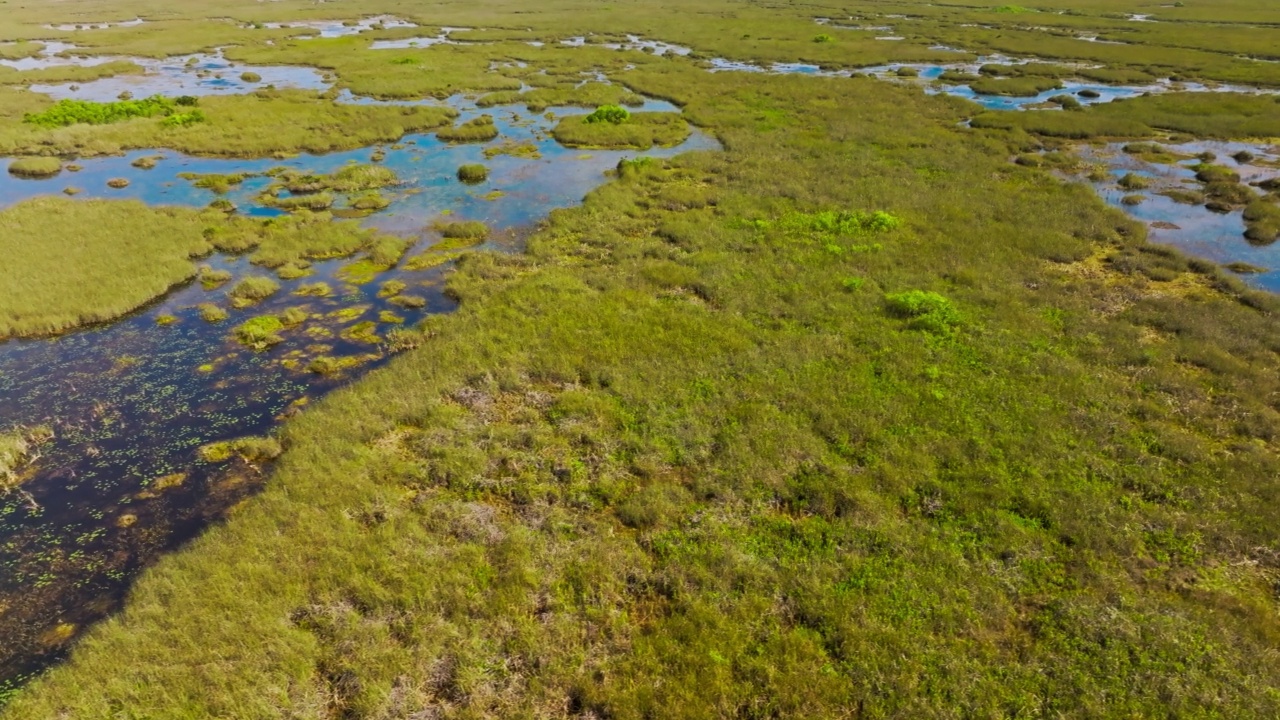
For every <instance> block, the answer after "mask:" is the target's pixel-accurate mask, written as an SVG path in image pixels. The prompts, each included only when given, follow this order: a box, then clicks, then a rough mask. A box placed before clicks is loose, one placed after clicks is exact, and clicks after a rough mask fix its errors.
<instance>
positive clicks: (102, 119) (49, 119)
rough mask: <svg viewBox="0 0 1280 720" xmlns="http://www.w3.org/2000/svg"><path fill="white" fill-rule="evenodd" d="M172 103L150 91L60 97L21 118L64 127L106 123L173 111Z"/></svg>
mask: <svg viewBox="0 0 1280 720" xmlns="http://www.w3.org/2000/svg"><path fill="white" fill-rule="evenodd" d="M176 104H177V103H175V102H174V101H173V100H170V99H169V98H166V97H161V96H159V95H153V96H151V97H149V98H146V99H144V100H121V101H118V102H106V103H102V102H93V101H90V100H59V101H58V102H56V103H54V104H53V107H50V108H49V109H47V110H45V111H43V112H38V113H28V114H27V115H26V116H24V117H23V122H26V123H30V124H32V125H38V126H40V127H45V128H57V127H66V126H68V125H75V124H78V123H85V124H89V125H106V124H109V123H116V122H122V121H125V120H130V119H133V118H138V117H155V116H156V115H168V114H170V113H172V112H173V109H174V106H175V105H176Z"/></svg>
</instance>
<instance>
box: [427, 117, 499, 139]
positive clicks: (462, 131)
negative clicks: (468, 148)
mask: <svg viewBox="0 0 1280 720" xmlns="http://www.w3.org/2000/svg"><path fill="white" fill-rule="evenodd" d="M436 137H437V138H439V139H440V140H441V141H442V142H453V143H471V142H488V141H490V140H493V139H494V138H496V137H498V126H497V125H494V124H493V117H492V116H490V115H481V116H480V117H477V118H473V119H471V120H468V121H467V122H464V123H462V124H461V125H458V126H455V127H450V128H444V129H443V130H439V131H437V132H436Z"/></svg>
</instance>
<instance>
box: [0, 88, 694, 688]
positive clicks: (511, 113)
mask: <svg viewBox="0 0 1280 720" xmlns="http://www.w3.org/2000/svg"><path fill="white" fill-rule="evenodd" d="M455 107H458V108H459V110H461V111H462V113H463V115H462V118H460V121H461V120H465V119H467V118H468V117H470V116H473V115H475V114H478V113H479V111H478V110H477V109H476V108H475V107H474V106H472V105H469V104H467V103H463V102H460V103H455ZM648 109H672V108H671V107H670V106H669V105H666V104H664V103H658V102H654V103H651V104H650V105H649V106H648ZM551 111H552V112H553V113H555V114H567V113H579V112H583V111H582V110H581V109H573V108H553V109H552V110H551ZM487 112H488V113H490V114H492V115H493V116H494V117H495V119H496V123H497V125H498V128H499V130H500V131H501V137H500V138H499V140H497V141H494V142H493V143H487V144H475V145H457V146H450V145H446V144H443V143H441V142H439V141H438V140H436V139H435V138H434V137H433V136H431V135H417V136H410V137H407V138H405V139H404V142H402V143H398V144H397V145H396V146H389V147H386V148H382V150H383V152H385V159H384V160H383V164H384V165H386V166H387V167H390V168H392V169H394V170H395V171H396V172H397V174H398V175H399V177H400V178H401V180H402V181H403V184H402V185H400V186H398V187H395V188H391V189H388V190H386V191H384V195H385V196H386V197H387V198H388V199H390V200H391V201H392V204H391V205H390V207H388V208H387V209H386V210H385V211H383V212H380V213H377V214H375V215H373V216H370V217H369V218H367V219H365V220H364V221H363V222H364V223H366V224H367V225H369V226H371V227H376V228H379V229H383V230H386V231H388V232H395V233H397V234H401V235H404V236H406V237H409V238H412V239H414V240H415V241H416V244H415V246H414V247H413V248H411V249H410V251H409V253H408V254H407V257H412V256H414V255H416V254H418V253H419V252H422V251H423V250H424V249H426V248H428V247H429V246H430V245H431V244H432V243H434V242H436V241H437V240H438V236H437V235H436V234H435V233H434V232H433V231H431V230H430V229H428V227H427V226H428V225H429V224H430V223H432V222H433V221H434V220H437V219H442V218H445V217H448V218H449V219H466V220H473V219H474V220H483V221H485V222H487V223H488V224H489V225H490V226H491V227H494V228H497V229H498V230H499V232H497V233H496V236H495V238H496V239H495V240H494V241H493V243H491V245H493V246H502V247H512V246H513V244H514V243H515V242H516V241H517V240H518V237H519V236H520V235H521V234H522V233H523V232H526V231H527V230H528V229H529V228H531V227H532V226H534V225H535V224H536V223H537V222H538V220H539V219H541V218H543V217H545V216H546V214H547V213H548V212H549V211H550V210H552V209H553V208H557V207H566V206H570V205H573V204H575V203H577V202H579V201H580V199H581V198H582V197H583V195H585V194H586V193H587V192H589V191H590V190H591V189H592V188H594V187H596V186H598V185H599V184H600V183H602V182H604V181H605V180H606V179H607V176H606V174H605V172H606V171H607V170H609V169H611V168H613V167H614V166H615V165H616V164H617V162H618V161H619V160H620V159H621V158H623V157H628V156H631V157H633V156H635V155H638V154H645V155H651V156H659V157H661V156H670V155H673V154H677V153H680V152H684V151H687V150H695V149H715V148H717V147H718V145H717V144H716V143H715V141H714V140H712V139H711V138H709V137H707V136H705V135H702V134H695V135H694V136H693V137H691V138H690V140H689V141H688V142H686V143H685V144H684V145H682V146H681V147H679V148H672V149H655V150H653V151H651V152H647V153H636V152H633V151H632V152H624V151H590V152H584V151H578V150H569V149H566V148H563V147H561V146H559V145H558V144H557V143H555V141H554V140H552V139H551V138H550V134H549V132H550V128H551V127H552V126H553V123H554V122H555V121H554V120H553V119H548V118H547V117H545V116H544V115H541V114H540V115H537V116H532V115H530V114H529V113H527V112H525V111H524V110H523V108H491V109H489V110H488V111H487ZM504 142H514V143H525V144H527V145H529V146H531V147H532V148H535V149H536V150H537V153H538V155H539V157H530V156H521V157H515V156H512V155H506V154H502V155H496V156H494V157H491V158H486V157H485V155H484V150H485V149H486V148H492V147H496V146H499V145H501V144H502V143H504ZM373 151H374V148H365V149H363V150H357V151H352V152H345V153H335V154H331V155H323V156H301V157H297V158H293V159H290V160H285V161H278V160H260V161H252V160H251V161H245V160H217V159H208V158H193V157H187V156H183V155H181V154H179V153H174V152H171V151H141V152H134V153H130V154H129V155H127V156H124V157H114V158H98V159H86V160H82V161H80V162H79V164H80V165H81V166H83V169H82V170H81V171H80V172H78V173H70V172H64V173H62V175H60V176H59V177H56V178H53V179H49V180H23V179H19V178H15V177H12V176H9V175H8V174H7V173H6V174H3V176H0V203H3V204H4V205H8V204H12V203H14V202H17V201H19V200H21V199H23V198H27V197H32V196H36V195H42V194H52V193H58V192H61V191H62V189H63V188H64V187H66V186H68V185H74V186H76V187H78V188H82V189H83V192H82V194H81V197H109V198H124V197H129V198H137V199H140V200H143V201H145V202H147V203H149V204H154V205H161V204H169V205H188V206H203V205H206V204H208V203H209V202H210V201H212V200H214V199H216V198H218V197H219V196H218V195H216V194H214V193H213V192H212V191H209V190H203V189H199V188H196V187H194V185H193V184H192V182H190V181H189V180H185V179H183V178H181V177H180V173H185V172H194V173H225V174H230V173H240V172H249V173H260V172H265V171H267V170H269V169H271V168H275V167H279V166H286V167H290V168H294V169H299V170H305V171H307V172H311V173H317V174H320V173H328V172H332V171H334V170H336V169H339V168H341V167H342V166H344V165H346V164H348V163H351V162H368V161H369V159H370V156H371V154H372V152H373ZM157 155H160V156H164V159H162V160H160V161H159V163H158V164H157V166H156V167H155V168H153V169H151V170H143V169H139V168H134V167H133V166H132V165H131V162H132V161H133V160H134V159H136V158H138V157H141V156H157ZM472 162H482V163H484V164H486V165H487V166H489V168H490V170H491V175H490V178H489V180H488V181H487V182H485V183H483V184H480V185H475V186H467V185H462V184H461V183H459V182H458V181H457V179H456V177H455V175H456V171H457V168H458V166H459V165H462V164H464V163H472ZM112 177H124V178H128V179H129V180H130V181H131V182H130V185H129V186H128V187H127V188H124V189H120V190H113V189H111V188H109V187H107V185H106V180H107V179H109V178H112ZM269 182H270V179H269V178H250V179H248V180H246V181H245V182H244V183H243V184H242V185H241V186H239V187H236V188H234V189H233V190H232V191H231V192H229V193H228V194H227V195H226V196H225V197H226V198H227V199H229V200H231V201H232V202H233V203H235V204H236V205H237V206H238V207H239V210H240V212H242V213H246V214H254V215H257V214H273V213H275V212H277V211H274V210H272V209H270V208H266V207H263V206H262V205H261V204H260V203H259V202H258V201H257V196H258V194H259V193H260V192H261V190H263V189H264V188H265V186H266V185H267V184H268V183H269ZM206 262H208V263H209V264H210V265H212V266H214V267H216V268H225V269H227V270H230V271H231V272H232V273H233V275H234V277H235V279H239V278H241V277H245V276H250V275H268V274H269V273H268V272H267V271H265V270H263V269H261V268H255V267H253V266H251V265H249V264H248V262H247V260H246V259H245V258H243V257H224V256H215V257H213V258H211V259H209V260H207V261H206ZM360 269H361V267H360V264H359V262H358V258H349V259H340V260H332V261H327V262H319V263H315V264H314V265H313V266H312V268H311V275H310V276H308V277H304V278H300V279H296V280H289V281H281V285H282V289H281V291H280V292H278V293H276V294H275V295H274V296H272V297H271V298H269V299H267V300H266V301H264V302H262V303H261V304H260V305H258V306H254V307H250V308H245V309H240V310H235V309H232V310H230V313H231V316H230V317H229V318H228V319H227V320H225V321H223V322H220V323H216V324H211V323H208V322H205V321H204V320H203V319H201V317H200V314H199V310H198V309H197V307H196V306H197V305H198V304H200V303H204V302H213V303H216V304H217V305H219V306H220V307H223V308H228V307H229V303H228V302H227V299H226V296H225V295H226V288H227V287H229V286H230V285H231V284H233V283H234V282H235V280H233V281H232V283H229V284H228V285H226V286H223V287H221V288H215V289H205V288H204V287H202V286H201V285H199V284H198V283H193V284H191V285H189V286H187V287H184V288H182V289H179V290H178V291H176V292H174V293H172V294H170V295H169V296H167V297H165V298H163V299H162V300H160V301H158V302H156V303H154V304H153V305H151V306H150V307H147V308H145V309H143V310H141V311H140V312H137V313H135V314H133V315H131V316H129V317H127V318H124V319H122V320H120V321H118V322H115V323H111V324H107V325H104V326H100V327H95V328H91V329H88V330H84V331H81V332H76V333H71V334H68V335H65V336H62V337H59V338H54V339H39V340H24V341H10V342H6V343H0V418H3V424H4V425H5V426H9V425H12V424H20V425H36V424H45V425H49V426H50V427H52V428H53V430H54V433H55V439H54V440H53V441H51V442H50V443H48V444H46V445H44V446H42V447H41V453H42V457H41V458H40V459H39V461H38V462H37V464H36V466H35V467H36V470H37V472H36V474H35V476H34V477H33V478H32V479H31V480H30V481H29V482H27V483H25V484H24V485H23V488H22V489H23V490H24V493H23V494H21V495H18V494H14V495H10V496H8V497H6V498H3V499H0V701H2V700H3V697H4V695H5V693H6V688H13V687H16V686H18V685H20V684H21V683H22V682H23V681H24V680H25V679H26V678H27V677H29V676H30V675H31V674H33V673H35V672H38V671H39V670H40V669H41V668H43V667H44V666H46V665H47V664H48V663H50V662H52V661H54V660H56V659H57V658H59V657H60V656H61V654H62V653H63V652H65V649H66V647H67V643H68V641H69V640H70V639H71V638H74V636H75V634H76V633H77V632H78V631H79V630H80V629H82V628H84V627H85V626H86V625H87V624H89V623H91V622H93V621H94V620H96V619H98V618H100V617H102V616H103V615H104V614H105V613H107V612H110V611H111V610H112V609H113V608H114V607H115V606H116V605H117V603H118V602H119V601H120V599H121V597H122V593H123V591H124V590H125V589H126V588H127V587H128V584H129V582H130V580H131V579H132V578H133V577H134V576H135V575H136V573H137V571H138V570H139V569H141V568H142V567H145V566H146V565H147V564H148V563H149V562H151V561H152V560H154V559H155V558H156V557H157V556H158V555H160V554H161V553H163V552H165V551H167V550H169V549H172V548H173V547H175V546H177V545H178V544H180V543H182V542H183V541H185V540H186V539H189V538H190V537H192V536H193V535H195V534H196V533H197V532H199V530H200V529H202V528H203V527H206V526H207V525H208V523H209V522H210V521H212V520H215V519H217V518H219V517H221V516H222V515H223V513H224V512H225V511H226V510H227V508H229V507H231V506H232V505H234V504H235V503H236V502H238V501H239V500H240V499H242V498H244V497H246V496H247V495H248V494H250V493H252V492H253V491H254V489H255V488H256V487H258V485H259V484H260V483H261V481H262V475H261V473H260V471H259V470H258V469H256V468H254V467H252V466H249V465H247V464H244V463H242V462H238V461H237V462H235V463H232V464H231V465H229V466H227V465H210V464H208V463H205V462H203V461H202V460H201V459H200V457H199V454H198V448H199V447H200V446H201V445H203V444H206V443H209V442H213V441H218V440H226V439H231V438H236V437H242V436H246V435H256V434H263V433H267V432H269V431H270V430H271V429H272V428H273V427H275V426H276V425H277V424H278V423H279V422H280V421H281V419H283V418H285V417H287V416H288V415H290V414H292V413H294V412H297V411H298V410H300V409H301V408H302V407H303V406H304V405H305V404H307V403H308V402H310V401H311V400H313V399H314V398H317V397H319V396H321V395H323V394H324V393H326V392H328V391H329V390H331V389H333V388H335V387H338V386H340V385H342V384H343V383H346V382H350V381H351V380H352V379H354V378H356V377H358V376H359V375H360V374H362V373H364V372H366V371H367V370H369V369H371V368H374V367H377V366H379V365H380V364H382V363H384V362H386V361H387V359H388V358H389V347H388V345H387V344H386V343H385V342H383V340H384V339H385V338H386V337H387V335H388V333H389V331H390V330H392V329H393V328H396V327H400V326H405V327H412V326H413V325H414V324H415V323H416V322H417V321H418V320H420V319H422V318H423V317H424V316H425V315H427V314H430V313H438V312H444V311H447V310H449V309H450V308H451V307H452V303H451V301H450V300H449V299H448V298H446V297H445V296H444V294H443V293H442V290H441V285H440V280H441V273H442V272H443V268H442V267H437V268H433V269H427V270H411V269H407V267H406V265H405V264H404V263H402V264H401V265H400V266H399V267H397V268H395V269H392V270H389V271H386V272H381V273H376V274H366V273H363V272H359V270H360ZM353 271H356V272H353ZM388 280H398V281H400V282H403V283H405V284H406V286H407V288H406V289H405V290H404V293H405V294H409V295H415V296H418V297H421V298H422V299H423V300H425V301H426V304H425V306H424V307H422V308H420V309H412V310H410V309H405V308H403V307H399V306H397V305H395V304H393V303H392V302H391V301H390V300H389V299H388V298H384V297H379V288H380V287H381V284H382V283H384V282H386V281H388ZM319 281H323V282H326V283H328V284H329V285H330V286H331V288H332V290H333V294H332V295H331V296H329V297H323V298H321V297H310V296H301V295H298V294H296V291H297V290H298V289H299V288H300V287H301V286H302V285H303V284H310V283H316V282H319ZM287 308H301V309H303V310H305V311H306V313H307V317H308V319H307V320H306V321H305V322H303V323H302V324H301V325H299V326H297V327H293V328H289V329H286V330H284V331H283V332H282V333H281V335H282V337H284V342H283V343H281V344H279V345H277V346H275V347H273V348H271V349H270V350H267V351H263V352H259V351H254V350H252V349H250V348H246V347H243V346H241V345H239V344H238V343H237V342H236V341H235V340H234V339H233V338H232V332H233V329H234V327H235V326H237V325H238V324H240V323H242V322H244V321H245V320H247V319H248V318H251V317H254V316H258V315H262V314H267V313H279V312H281V311H282V310H284V309H287ZM164 316H172V317H174V318H176V322H174V323H173V324H170V325H162V324H160V323H159V322H158V320H159V319H160V318H161V317H164ZM360 323H372V326H371V328H372V330H371V332H370V333H368V334H365V333H353V332H352V329H353V328H356V327H358V326H359V324H360ZM321 355H324V356H329V357H335V358H346V359H348V360H349V361H350V362H352V363H354V364H355V365H356V366H355V367H353V368H351V369H349V370H347V371H345V372H343V373H341V374H338V375H319V374H316V373H312V372H309V371H308V370H307V366H308V364H309V363H310V361H311V360H312V359H313V358H315V357H317V356H321Z"/></svg>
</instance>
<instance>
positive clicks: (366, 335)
mask: <svg viewBox="0 0 1280 720" xmlns="http://www.w3.org/2000/svg"><path fill="white" fill-rule="evenodd" d="M342 337H343V339H345V340H350V341H352V342H359V343H367V344H371V345H376V344H378V343H379V342H381V339H380V338H379V337H378V323H376V322H374V321H373V320H364V321H362V322H358V323H356V324H354V325H350V326H348V327H347V328H346V329H344V330H343V331H342Z"/></svg>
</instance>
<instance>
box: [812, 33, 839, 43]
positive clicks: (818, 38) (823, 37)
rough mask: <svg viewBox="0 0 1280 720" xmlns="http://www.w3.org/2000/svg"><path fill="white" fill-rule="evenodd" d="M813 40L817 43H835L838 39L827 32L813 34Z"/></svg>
mask: <svg viewBox="0 0 1280 720" xmlns="http://www.w3.org/2000/svg"><path fill="white" fill-rule="evenodd" d="M813 41H814V42H816V43H833V42H835V41H836V39H835V38H833V37H831V36H830V35H828V34H826V33H819V34H817V35H814V36H813Z"/></svg>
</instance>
